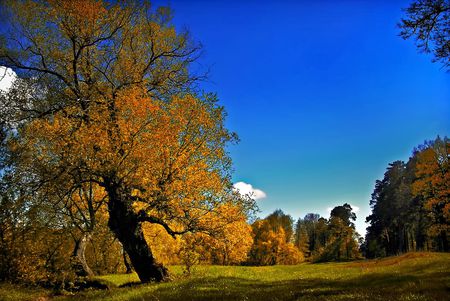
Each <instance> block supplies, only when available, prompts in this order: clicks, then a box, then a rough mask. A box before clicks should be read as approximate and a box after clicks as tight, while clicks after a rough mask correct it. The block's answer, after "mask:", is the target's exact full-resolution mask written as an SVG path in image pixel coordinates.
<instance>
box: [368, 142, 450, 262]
mask: <svg viewBox="0 0 450 301" xmlns="http://www.w3.org/2000/svg"><path fill="white" fill-rule="evenodd" d="M449 150H450V140H449V139H448V138H447V137H444V138H440V137H437V138H436V139H435V140H433V141H426V142H425V143H424V144H422V145H420V146H418V147H417V148H415V149H414V151H413V154H412V156H411V157H410V158H409V160H408V161H407V162H406V163H405V162H403V161H395V162H392V163H390V164H389V166H388V168H387V170H386V172H385V174H384V177H383V179H382V180H377V181H376V184H375V189H374V192H373V193H372V198H371V200H370V205H371V207H372V214H371V215H370V216H368V217H367V219H366V221H367V222H368V223H369V227H368V228H367V234H366V239H365V244H364V251H365V254H366V256H367V257H369V258H372V257H380V256H389V255H396V254H399V253H404V252H409V251H418V250H423V251H442V252H448V251H449V233H450V232H449V230H450V228H449V226H450V164H449V161H450V153H449Z"/></svg>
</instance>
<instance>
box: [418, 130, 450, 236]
mask: <svg viewBox="0 0 450 301" xmlns="http://www.w3.org/2000/svg"><path fill="white" fill-rule="evenodd" d="M449 150H450V142H449V141H448V138H444V139H443V140H442V139H440V138H438V139H436V141H434V143H433V144H432V145H429V146H428V147H427V148H426V149H424V150H422V151H420V152H418V153H417V165H416V177H417V179H416V181H415V182H414V183H413V193H414V194H415V195H417V196H421V197H423V198H424V208H425V209H427V210H428V211H429V213H430V216H431V217H432V220H433V224H434V225H433V226H432V227H431V229H430V234H432V236H436V235H437V234H438V233H439V231H444V232H446V231H448V229H449V224H450V152H449ZM437 229H439V230H437Z"/></svg>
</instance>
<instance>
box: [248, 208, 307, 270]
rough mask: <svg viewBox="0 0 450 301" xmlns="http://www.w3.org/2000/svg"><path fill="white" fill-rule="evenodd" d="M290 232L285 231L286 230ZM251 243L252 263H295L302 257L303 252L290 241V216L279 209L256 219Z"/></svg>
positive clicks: (301, 259) (250, 258)
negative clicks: (260, 218) (263, 217)
mask: <svg viewBox="0 0 450 301" xmlns="http://www.w3.org/2000/svg"><path fill="white" fill-rule="evenodd" d="M285 229H287V230H290V231H291V232H290V233H286V230H285ZM252 231H253V245H252V248H251V250H250V254H249V263H250V264H254V265H274V264H297V263H299V262H301V261H303V259H304V255H303V253H302V252H301V251H300V250H299V249H298V248H297V247H296V246H295V245H294V243H292V242H290V240H291V237H292V231H293V228H292V218H291V217H290V216H289V215H286V214H284V213H283V211H281V210H276V211H275V212H274V213H272V214H270V215H269V216H267V217H266V218H265V219H262V220H257V221H255V222H254V223H253V224H252Z"/></svg>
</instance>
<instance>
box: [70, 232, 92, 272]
mask: <svg viewBox="0 0 450 301" xmlns="http://www.w3.org/2000/svg"><path fill="white" fill-rule="evenodd" d="M91 236H92V234H91V233H89V232H87V233H83V235H82V236H81V238H80V239H79V240H77V241H76V242H75V247H74V249H73V254H72V265H73V268H74V270H75V274H76V275H77V276H82V277H84V276H94V272H92V270H91V268H90V267H89V265H88V264H87V261H86V256H85V253H86V247H87V243H88V242H89V240H90V239H91Z"/></svg>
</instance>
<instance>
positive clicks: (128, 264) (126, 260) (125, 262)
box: [122, 249, 133, 274]
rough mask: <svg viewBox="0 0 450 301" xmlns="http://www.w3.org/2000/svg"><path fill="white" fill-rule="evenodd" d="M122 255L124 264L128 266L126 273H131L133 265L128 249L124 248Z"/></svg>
mask: <svg viewBox="0 0 450 301" xmlns="http://www.w3.org/2000/svg"><path fill="white" fill-rule="evenodd" d="M122 256H123V264H124V265H125V268H126V271H125V273H127V274H131V273H132V272H133V267H132V266H131V263H130V259H129V258H128V254H127V251H125V249H123V251H122Z"/></svg>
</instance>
